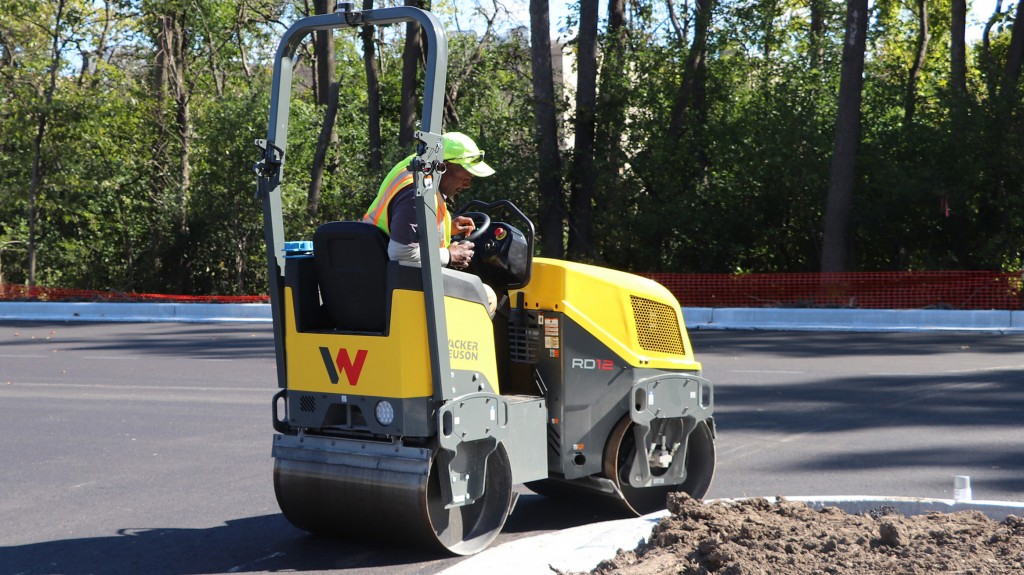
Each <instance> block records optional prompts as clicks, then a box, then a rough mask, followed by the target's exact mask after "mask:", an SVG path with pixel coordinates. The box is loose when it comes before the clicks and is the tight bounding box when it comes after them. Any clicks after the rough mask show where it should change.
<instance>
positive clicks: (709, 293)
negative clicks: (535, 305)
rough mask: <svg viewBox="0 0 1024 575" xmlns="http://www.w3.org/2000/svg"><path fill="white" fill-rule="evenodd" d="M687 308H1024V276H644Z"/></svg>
mask: <svg viewBox="0 0 1024 575" xmlns="http://www.w3.org/2000/svg"><path fill="white" fill-rule="evenodd" d="M641 275H643V276H645V277H649V278H651V279H654V280H656V281H658V282H659V283H661V284H663V285H664V286H665V287H667V288H668V289H669V290H670V291H671V292H672V293H673V294H674V295H675V296H676V299H678V300H679V303H680V304H681V305H683V306H684V307H717V308H723V307H845V308H859V309H923V308H932V309H974V310H981V309H1002V310H1020V309H1024V289H1022V274H1021V272H1014V273H1001V272H970V271H949V272H851V273H826V274H819V273H792V274H737V275H733V274H674V273H647V274H641Z"/></svg>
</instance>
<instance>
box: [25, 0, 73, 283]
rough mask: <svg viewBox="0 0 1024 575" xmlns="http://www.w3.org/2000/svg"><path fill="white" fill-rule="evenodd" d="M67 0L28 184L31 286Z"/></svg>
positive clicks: (57, 24) (55, 35)
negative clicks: (46, 140) (45, 142)
mask: <svg viewBox="0 0 1024 575" xmlns="http://www.w3.org/2000/svg"><path fill="white" fill-rule="evenodd" d="M64 4H65V2H64V0H59V1H58V2H57V10H56V15H55V17H54V21H53V31H52V33H51V34H52V35H51V37H50V40H51V43H50V70H49V72H50V77H49V79H48V81H47V85H46V90H45V91H44V92H43V94H42V96H43V105H42V106H41V109H40V110H39V111H38V112H37V116H36V134H35V137H34V138H33V139H32V175H31V177H30V181H29V188H28V246H27V248H28V287H29V289H31V288H34V287H36V259H37V258H36V251H37V249H36V234H37V233H38V226H39V194H40V190H41V189H42V186H43V138H44V136H45V135H46V126H47V124H48V123H49V121H50V112H51V111H52V110H53V94H54V92H55V91H56V90H57V74H58V72H59V71H60V53H61V50H62V48H63V46H62V45H61V28H63V26H64V23H63V18H64Z"/></svg>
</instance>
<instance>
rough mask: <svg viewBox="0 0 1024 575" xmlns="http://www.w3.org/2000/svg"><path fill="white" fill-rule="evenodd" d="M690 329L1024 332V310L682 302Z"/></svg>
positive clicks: (687, 325)
mask: <svg viewBox="0 0 1024 575" xmlns="http://www.w3.org/2000/svg"><path fill="white" fill-rule="evenodd" d="M683 315H684V318H685V320H686V327H687V328H688V329H782V330H801V331H991V332H1007V333H1009V332H1024V311H1010V310H939V309H920V310H919V309H898V310H886V309H819V308H813V309H810V308H796V309H790V308H706V307H702V308H684V309H683Z"/></svg>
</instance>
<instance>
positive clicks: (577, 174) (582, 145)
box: [568, 0, 598, 259]
mask: <svg viewBox="0 0 1024 575" xmlns="http://www.w3.org/2000/svg"><path fill="white" fill-rule="evenodd" d="M597 16H598V10H597V0H581V1H580V33H579V39H578V41H577V51H578V52H577V56H576V70H577V73H576V121H575V132H576V138H575V145H574V150H573V174H572V192H571V196H570V200H569V202H570V211H569V241H568V251H569V257H570V258H572V259H587V258H588V257H589V255H590V252H591V245H590V235H591V230H592V227H593V219H592V216H591V207H590V206H591V202H592V201H593V199H594V187H595V184H596V182H597V174H596V173H595V172H594V131H595V112H596V105H597V104H596V102H597Z"/></svg>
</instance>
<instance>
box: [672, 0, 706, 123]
mask: <svg viewBox="0 0 1024 575" xmlns="http://www.w3.org/2000/svg"><path fill="white" fill-rule="evenodd" d="M713 8H714V0H697V8H696V20H697V21H696V27H695V28H694V31H693V44H692V45H691V46H690V54H689V56H688V58H687V61H686V68H685V69H684V70H683V80H682V82H680V84H679V89H678V90H677V91H676V98H675V102H673V104H672V115H671V119H670V120H669V126H668V138H669V142H677V141H679V139H680V138H681V137H682V135H683V128H684V125H685V122H686V118H687V116H688V115H690V113H691V112H696V113H697V115H698V117H700V118H704V117H706V115H707V109H706V107H707V105H706V104H707V103H706V86H705V80H706V69H707V66H706V56H707V44H708V31H709V30H710V28H711V11H712V9H713Z"/></svg>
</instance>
